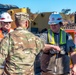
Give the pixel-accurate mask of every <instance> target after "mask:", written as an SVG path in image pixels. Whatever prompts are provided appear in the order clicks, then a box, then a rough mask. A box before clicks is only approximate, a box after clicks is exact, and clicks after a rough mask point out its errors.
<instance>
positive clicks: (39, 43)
mask: <svg viewBox="0 0 76 75" xmlns="http://www.w3.org/2000/svg"><path fill="white" fill-rule="evenodd" d="M43 48H44V42H43V40H41V39H40V38H39V37H37V38H36V52H37V54H38V53H39V52H40V51H41V50H43Z"/></svg>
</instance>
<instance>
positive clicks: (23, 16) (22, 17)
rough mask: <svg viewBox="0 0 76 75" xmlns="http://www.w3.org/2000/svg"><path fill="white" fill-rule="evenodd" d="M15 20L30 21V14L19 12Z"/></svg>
mask: <svg viewBox="0 0 76 75" xmlns="http://www.w3.org/2000/svg"><path fill="white" fill-rule="evenodd" d="M15 19H16V20H18V21H22V20H29V14H28V13H24V12H18V13H16V14H15Z"/></svg>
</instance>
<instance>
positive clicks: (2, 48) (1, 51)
mask: <svg viewBox="0 0 76 75" xmlns="http://www.w3.org/2000/svg"><path fill="white" fill-rule="evenodd" d="M7 55H8V38H4V39H3V40H2V41H1V43H0V69H3V68H4V64H5V58H6V57H7Z"/></svg>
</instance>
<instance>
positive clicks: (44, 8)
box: [0, 0, 76, 13]
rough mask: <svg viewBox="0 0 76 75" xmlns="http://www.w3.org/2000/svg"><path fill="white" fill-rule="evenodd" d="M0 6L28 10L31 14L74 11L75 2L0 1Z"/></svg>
mask: <svg viewBox="0 0 76 75" xmlns="http://www.w3.org/2000/svg"><path fill="white" fill-rule="evenodd" d="M0 3H1V4H12V5H16V6H18V7H19V8H23V7H25V8H27V7H28V8H29V9H30V10H31V12H33V13H36V12H39V13H40V12H51V11H57V12H61V10H62V9H71V11H70V12H75V11H76V0H0Z"/></svg>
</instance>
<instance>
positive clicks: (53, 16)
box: [48, 12, 63, 25]
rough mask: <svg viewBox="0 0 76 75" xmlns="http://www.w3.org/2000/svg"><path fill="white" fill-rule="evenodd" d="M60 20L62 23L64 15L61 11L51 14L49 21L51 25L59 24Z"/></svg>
mask: <svg viewBox="0 0 76 75" xmlns="http://www.w3.org/2000/svg"><path fill="white" fill-rule="evenodd" d="M60 22H61V23H62V22H63V20H62V16H61V15H60V14H59V13H56V12H55V13H52V14H51V15H50V16H49V21H48V24H49V25H52V24H59V23H60Z"/></svg>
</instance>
